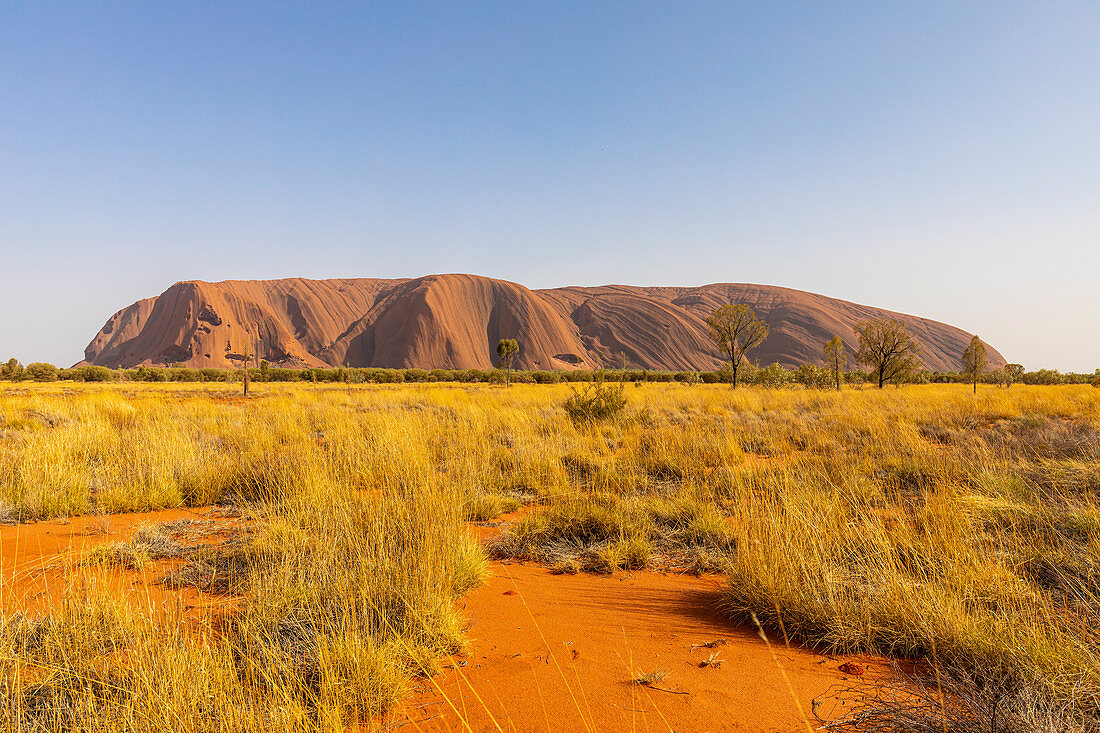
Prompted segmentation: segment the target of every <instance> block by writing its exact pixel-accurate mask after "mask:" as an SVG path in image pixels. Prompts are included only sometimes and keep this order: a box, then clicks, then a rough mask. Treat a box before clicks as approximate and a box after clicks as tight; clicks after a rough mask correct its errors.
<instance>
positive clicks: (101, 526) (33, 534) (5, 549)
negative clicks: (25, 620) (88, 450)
mask: <svg viewBox="0 0 1100 733" xmlns="http://www.w3.org/2000/svg"><path fill="white" fill-rule="evenodd" d="M207 511H208V510H206V509H162V510H160V511H154V512H144V513H140V514H112V515H107V516H104V517H95V516H82V517H73V518H71V519H53V520H48V521H42V522H32V523H27V524H15V525H0V608H3V609H5V610H19V611H25V612H32V613H34V612H43V611H49V610H52V609H55V608H57V606H58V605H59V604H60V603H61V600H62V598H63V596H64V594H65V592H66V591H67V590H69V589H71V588H76V587H80V586H81V585H89V584H98V585H101V586H105V587H107V588H108V589H110V591H111V592H112V594H114V595H115V596H116V597H118V598H123V599H125V600H127V601H128V602H130V603H132V604H134V606H135V607H136V608H138V609H141V608H144V609H146V610H149V611H156V610H158V609H162V608H164V607H166V605H167V604H174V603H177V602H179V601H180V600H181V599H182V602H183V603H184V604H185V606H186V607H187V609H188V610H192V609H193V610H196V611H202V610H204V609H208V608H210V607H221V606H222V605H224V604H225V603H226V602H231V600H232V599H228V600H223V599H218V598H214V597H211V596H206V595H204V594H201V593H199V592H198V591H196V590H194V589H191V588H187V589H183V590H170V589H168V588H165V587H164V586H163V585H161V584H159V583H157V582H156V581H157V580H158V579H159V578H161V577H162V576H163V575H164V574H165V572H167V571H168V570H170V569H171V568H173V567H175V566H177V565H178V564H179V563H180V561H179V560H164V561H158V562H151V563H150V564H149V565H148V566H147V567H145V568H144V569H142V570H140V571H127V570H122V569H118V568H101V567H80V566H79V561H80V559H81V557H82V556H83V554H84V553H85V552H87V551H89V550H91V549H92V548H94V547H96V546H98V545H104V544H108V543H112V542H126V541H129V539H130V537H131V536H132V535H133V533H134V530H136V529H137V528H138V527H139V526H141V525H143V524H154V523H157V522H171V521H175V520H178V519H215V520H216V521H217V523H218V526H219V527H222V526H224V527H226V528H229V527H233V526H237V525H239V524H240V522H241V520H239V519H227V518H214V517H208V516H206V513H207ZM104 530H106V531H105V532H104ZM200 541H201V540H200Z"/></svg>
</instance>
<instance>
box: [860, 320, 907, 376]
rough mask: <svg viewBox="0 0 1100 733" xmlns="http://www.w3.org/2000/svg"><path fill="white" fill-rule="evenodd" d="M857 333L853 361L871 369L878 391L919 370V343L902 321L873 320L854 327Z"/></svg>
mask: <svg viewBox="0 0 1100 733" xmlns="http://www.w3.org/2000/svg"><path fill="white" fill-rule="evenodd" d="M856 333H857V334H859V350H858V351H857V352H856V359H857V360H858V361H859V363H861V364H865V365H867V366H869V367H871V371H872V372H873V373H874V375H875V378H876V379H877V380H878V387H879V389H882V388H883V387H884V386H885V385H886V383H887V382H889V381H895V380H900V379H904V378H905V377H907V376H909V375H910V374H912V373H913V371H915V370H916V369H918V368H920V344H918V343H917V342H916V341H915V340H914V339H913V336H912V334H910V333H909V331H908V330H907V329H906V328H905V324H904V323H902V322H901V321H896V320H892V319H889V318H872V319H871V320H869V321H863V322H862V323H858V324H856Z"/></svg>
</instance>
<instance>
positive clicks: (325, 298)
mask: <svg viewBox="0 0 1100 733" xmlns="http://www.w3.org/2000/svg"><path fill="white" fill-rule="evenodd" d="M726 303H745V304H747V305H749V306H751V307H752V308H753V309H754V310H755V311H756V313H757V315H758V316H759V317H761V318H762V319H763V320H765V321H766V322H767V323H768V325H769V327H770V333H769V336H768V338H767V340H766V341H764V343H763V344H762V345H761V346H760V347H759V348H758V349H757V350H756V351H755V352H753V354H752V357H753V359H754V360H756V361H758V362H759V363H761V364H771V363H779V364H782V365H784V366H796V365H798V364H804V363H820V361H821V353H822V352H821V350H822V344H824V343H825V342H826V341H828V340H829V339H831V338H833V337H834V336H840V337H841V338H842V339H843V340H844V341H845V342H846V343H847V345H848V346H849V347H850V348H852V347H854V346H855V345H856V337H855V333H854V330H853V329H854V326H855V325H856V324H857V323H859V322H860V321H864V320H867V319H870V318H894V319H898V320H901V321H902V322H904V323H905V325H906V327H907V328H908V329H909V330H910V331H911V332H912V333H913V335H914V336H915V337H916V339H917V340H918V341H919V342H920V343H921V345H922V347H923V351H922V354H921V359H922V361H923V363H924V366H925V367H926V368H928V369H930V370H933V371H951V370H956V369H958V368H959V367H960V364H961V359H962V354H963V351H964V350H965V349H966V346H967V344H968V343H969V341H970V338H971V334H970V333H968V332H966V331H964V330H962V329H960V328H957V327H955V326H950V325H947V324H944V323H940V322H938V321H934V320H931V319H927V318H921V317H918V316H914V315H907V314H902V313H896V312H893V311H889V310H885V309H882V308H876V307H873V306H867V305H859V304H856V303H851V302H848V301H844V300H839V299H836V298H831V297H826V296H824V295H818V294H814V293H809V292H804V291H800V290H792V289H789V288H783V287H777V286H770V285H754V284H744V283H715V284H711V285H702V286H698V287H640V286H628V285H605V286H599V287H562V288H552V289H544V290H531V289H529V288H526V287H524V286H523V285H520V284H517V283H513V282H508V281H505V280H497V279H492V278H487V277H480V276H476V275H465V274H446V275H427V276H424V277H418V278H404V279H377V278H354V279H329V280H310V279H304V278H287V279H279V280H246V281H240V280H228V281H224V282H216V283H209V282H202V281H186V282H178V283H176V284H174V285H172V286H171V287H169V288H168V289H167V290H165V291H164V292H163V293H161V294H160V295H158V296H155V297H151V298H146V299H143V300H139V301H138V302H136V303H133V304H132V305H129V306H127V307H125V308H123V309H122V310H120V311H118V312H117V313H115V314H114V315H113V316H111V317H110V318H109V319H108V320H107V323H106V324H105V325H104V326H103V328H102V329H100V331H99V333H97V334H96V335H95V337H94V338H93V339H92V341H91V343H89V344H88V346H87V348H86V349H85V351H84V354H85V361H84V363H89V364H95V365H99V366H108V367H118V366H122V367H135V366H140V365H163V364H184V365H186V366H189V367H228V366H231V365H233V364H234V359H233V358H232V357H234V356H239V355H243V354H254V355H256V356H258V357H259V358H262V359H267V360H268V361H269V362H271V363H272V364H276V365H280V366H291V367H294V366H299V367H324V366H341V365H343V366H351V367H396V368H425V369H434V368H441V369H486V368H490V367H492V366H493V364H494V362H495V351H494V349H495V345H496V343H497V341H498V340H499V339H501V338H515V339H517V340H518V341H519V343H520V352H519V354H518V357H517V359H516V366H517V367H519V368H522V369H585V368H597V367H600V366H605V367H618V366H621V365H622V364H624V363H625V364H626V365H627V366H628V367H630V368H636V369H654V370H710V369H715V368H717V367H719V366H720V364H721V359H720V356H719V354H718V352H717V350H716V349H715V348H714V345H713V344H712V343H711V342H710V340H709V338H708V336H707V327H706V323H705V320H704V319H705V318H706V317H707V315H708V314H709V313H711V312H712V311H713V310H714V309H715V308H717V307H718V306H720V305H723V304H726ZM989 361H990V364H991V365H993V366H1002V365H1003V364H1004V363H1005V360H1004V358H1003V357H1002V356H1001V355H1000V353H998V352H997V351H996V350H995V349H993V348H990V349H989Z"/></svg>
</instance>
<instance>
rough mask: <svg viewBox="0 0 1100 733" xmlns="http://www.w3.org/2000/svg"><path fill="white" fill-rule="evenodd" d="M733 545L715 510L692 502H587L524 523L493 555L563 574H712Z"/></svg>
mask: <svg viewBox="0 0 1100 733" xmlns="http://www.w3.org/2000/svg"><path fill="white" fill-rule="evenodd" d="M734 545H735V543H734V539H733V534H732V532H731V530H730V529H729V528H728V527H727V526H726V524H725V522H724V520H723V519H722V516H721V514H719V513H718V511H717V510H716V509H715V508H714V507H713V506H710V505H703V504H700V503H698V502H694V501H691V500H687V499H681V500H675V501H673V500H659V499H658V500H654V499H646V500H639V501H623V500H620V499H617V498H615V497H613V496H604V497H592V496H589V497H584V498H577V499H571V500H566V501H563V502H561V503H558V504H555V505H553V506H551V507H550V508H548V509H545V510H543V511H540V512H537V513H535V514H533V515H531V516H529V517H527V518H525V519H524V520H523V521H521V522H520V523H519V524H518V525H516V526H515V527H513V528H512V529H511V531H510V532H508V533H507V534H506V535H504V536H503V537H502V538H501V539H500V540H498V541H497V542H495V543H494V544H493V545H492V546H491V547H490V552H492V553H493V554H494V556H496V557H521V558H526V559H530V560H535V561H537V562H542V563H546V564H549V565H551V566H553V567H556V568H559V569H560V571H561V572H568V570H567V568H572V567H574V565H575V566H577V567H578V568H579V569H583V570H587V571H590V572H596V573H611V572H614V571H616V570H619V569H625V570H643V569H645V568H648V567H651V566H654V565H661V566H676V567H680V568H686V569H690V570H695V571H699V572H712V571H714V570H716V569H718V568H720V567H721V566H722V564H723V563H724V562H725V561H726V560H727V559H728V557H729V555H730V553H732V552H733V550H734Z"/></svg>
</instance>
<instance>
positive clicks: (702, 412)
mask: <svg viewBox="0 0 1100 733" xmlns="http://www.w3.org/2000/svg"><path fill="white" fill-rule="evenodd" d="M968 390H969V388H968V387H965V386H955V385H943V386H932V385H930V386H919V387H918V386H913V387H905V388H901V389H887V390H882V391H880V390H875V389H863V390H845V391H843V392H839V393H837V392H821V391H810V390H795V389H791V390H764V389H746V388H739V389H737V390H733V389H730V388H729V387H728V386H722V385H711V386H704V385H679V384H646V385H641V386H638V387H634V386H629V385H628V386H627V387H626V389H625V392H624V394H625V396H626V398H627V406H626V409H625V411H624V412H623V414H622V415H620V416H619V417H616V418H614V419H611V420H604V421H598V422H591V423H586V422H583V421H581V422H574V421H572V420H570V418H569V417H568V416H567V414H566V412H565V410H564V409H563V407H562V405H563V403H564V401H565V400H566V398H567V397H568V396H569V394H570V391H569V389H568V387H567V386H564V385H517V386H513V387H510V388H505V387H495V386H488V385H447V384H417V385H354V386H345V385H323V386H319V385H310V384H286V385H284V384H278V385H276V384H258V385H255V386H254V390H253V394H252V395H251V396H250V397H249V398H248V399H247V400H245V399H241V398H240V397H239V395H237V394H236V393H235V391H234V390H233V388H232V387H231V386H226V385H206V384H195V385H191V384H188V385H184V384H171V385H130V384H120V385H101V386H95V385H72V384H65V383H62V384H52V385H42V386H25V385H22V384H20V385H7V386H5V385H0V518H7V519H9V520H13V521H19V520H26V519H37V518H48V517H55V516H67V515H76V514H86V513H92V512H124V511H136V510H143V509H151V508H157V507H167V506H179V505H192V506H201V505H207V504H211V503H215V502H232V503H236V504H239V505H242V506H245V507H247V508H248V511H250V512H251V513H253V514H254V515H255V516H257V517H258V518H259V519H258V521H257V527H258V530H257V532H256V535H255V537H254V538H253V539H252V540H251V541H250V542H249V543H248V544H247V546H244V547H241V548H238V549H237V550H236V551H237V552H239V553H240V555H239V556H237V557H235V558H226V561H227V562H228V561H233V562H239V563H245V564H246V566H247V569H248V572H247V582H246V583H244V585H243V586H242V588H241V590H240V592H241V593H243V594H244V596H245V600H244V602H243V603H242V605H241V610H240V612H239V613H238V614H237V615H236V616H234V617H233V619H232V621H231V622H230V623H228V624H227V625H226V627H225V628H219V629H217V630H211V629H206V630H202V629H198V630H196V628H194V627H193V625H191V624H184V623H182V622H173V621H171V619H169V621H167V622H166V621H165V620H164V619H155V620H154V619H147V618H145V617H143V616H141V615H140V614H135V613H131V612H130V611H129V610H128V609H126V608H124V607H122V606H121V605H120V601H118V599H112V598H110V597H105V596H102V595H96V594H87V593H85V594H78V593H74V594H72V595H71V597H70V598H69V599H68V601H67V603H66V605H65V607H64V608H62V609H58V611H57V612H56V613H54V614H53V615H52V616H51V617H49V618H48V619H47V620H33V619H25V618H22V617H18V616H15V615H13V614H10V613H9V614H7V615H6V616H5V620H4V623H3V628H2V633H0V657H2V660H3V661H2V664H3V676H2V681H0V684H2V685H3V686H4V688H5V689H4V690H3V691H0V692H2V693H3V694H2V695H0V697H2V698H3V700H5V701H6V702H5V703H3V704H5V705H7V707H6V708H5V709H4V710H3V711H2V712H3V715H0V721H3V722H0V731H7V730H11V731H26V730H34V729H35V727H34V726H35V725H38V724H42V725H43V726H45V729H46V730H50V729H54V730H89V731H94V730H147V729H148V730H153V729H156V730H179V731H198V730H204V731H205V730H273V729H281V730H341V729H343V728H344V726H347V725H349V724H350V723H352V722H354V721H356V720H360V721H364V720H368V719H370V718H371V717H372V716H374V715H376V714H378V713H380V712H381V711H383V710H385V709H386V708H387V707H388V706H389V705H390V704H392V702H393V701H394V700H396V699H398V698H399V697H400V696H401V695H402V694H404V690H405V689H406V685H407V682H408V680H409V679H410V677H411V676H413V675H416V674H420V673H424V672H430V671H431V670H432V669H433V667H434V665H435V661H434V660H435V659H437V658H438V657H439V656H440V655H442V654H446V653H449V652H452V651H455V650H457V649H459V648H460V647H461V646H462V644H463V640H462V635H461V633H460V625H459V619H458V617H457V616H456V615H455V613H454V611H453V610H452V603H451V602H452V600H453V598H454V597H455V595H456V594H460V593H462V592H463V591H465V590H466V589H467V588H469V587H471V586H472V585H474V584H476V583H477V582H478V581H479V579H480V578H481V577H482V576H483V574H484V572H485V560H484V556H483V555H482V553H481V551H480V549H479V548H478V547H477V546H476V544H475V543H474V542H473V541H472V540H471V539H470V537H469V535H468V534H467V533H466V531H465V529H464V526H463V520H468V519H478V520H480V519H486V518H490V517H492V516H493V515H495V514H496V513H498V512H500V511H502V510H506V509H510V508H513V507H515V506H518V505H519V504H538V505H540V508H539V509H538V512H539V513H538V514H536V515H535V516H533V517H530V518H529V519H527V520H525V521H524V522H523V523H521V524H520V525H517V527H516V528H515V531H514V532H513V533H512V535H511V536H510V537H509V538H507V540H506V542H505V543H504V544H503V545H501V546H500V547H498V548H496V551H499V552H511V553H515V554H525V555H527V556H530V557H535V558H537V559H541V560H544V561H547V562H552V561H554V560H555V558H559V559H560V564H561V567H562V568H563V569H564V568H568V570H567V571H568V572H573V571H576V570H577V569H579V568H581V567H585V568H587V569H591V570H596V571H605V572H606V571H613V570H614V569H615V568H616V567H624V566H625V567H640V566H645V565H647V564H652V563H657V562H662V561H663V560H662V558H664V559H665V560H668V559H669V558H671V559H672V561H673V563H674V564H675V563H676V562H679V563H682V564H683V565H684V566H686V567H693V568H695V569H699V570H714V569H719V568H721V569H722V570H723V571H724V572H725V573H726V574H727V578H728V580H727V585H726V591H725V594H724V603H725V606H726V607H727V608H728V609H729V612H730V614H731V616H732V617H734V618H738V619H750V618H752V617H753V616H754V615H755V617H756V618H758V619H759V620H760V621H761V622H762V623H763V624H764V625H765V626H771V627H772V628H774V629H776V630H778V631H780V633H786V634H788V635H789V636H790V637H791V638H792V640H802V641H807V642H812V643H816V644H821V645H824V646H827V647H830V648H835V649H846V650H851V649H862V650H873V651H881V652H886V653H891V654H898V655H903V656H912V657H918V658H932V657H933V656H935V657H936V659H937V661H941V662H950V663H952V664H961V665H964V666H966V667H968V668H969V669H973V670H987V671H992V670H996V671H997V674H998V675H1000V677H1001V678H1002V679H1004V678H1012V679H1015V680H1018V681H1020V682H1021V683H1024V684H1037V685H1040V686H1042V688H1043V689H1045V690H1047V691H1049V693H1050V694H1052V695H1054V696H1059V697H1062V698H1066V699H1073V700H1075V701H1077V702H1078V704H1080V705H1082V706H1083V705H1085V704H1086V701H1088V700H1095V696H1096V694H1097V693H1098V692H1100V645H1098V644H1100V640H1098V638H1097V636H1096V634H1095V632H1094V631H1093V629H1094V628H1097V626H1098V625H1097V621H1100V598H1098V594H1100V506H1098V505H1097V495H1098V492H1100V390H1096V389H1093V388H1091V387H1088V386H1081V387H1075V386H1062V387H1020V386H1017V387H1013V388H1011V389H997V388H992V387H990V388H983V389H981V390H979V393H978V394H977V395H976V396H975V395H973V394H971V393H970V392H969V391H968ZM0 531H8V529H6V528H5V529H0ZM571 553H572V554H571ZM585 553H587V554H585ZM574 554H575V555H576V557H579V558H581V562H579V563H578V562H576V561H575V560H574V559H573V558H574ZM106 559H109V558H106ZM103 564H105V565H109V564H110V563H107V562H105V563H103ZM780 638H782V637H780ZM51 716H53V717H51ZM5 726H6V727H5Z"/></svg>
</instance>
